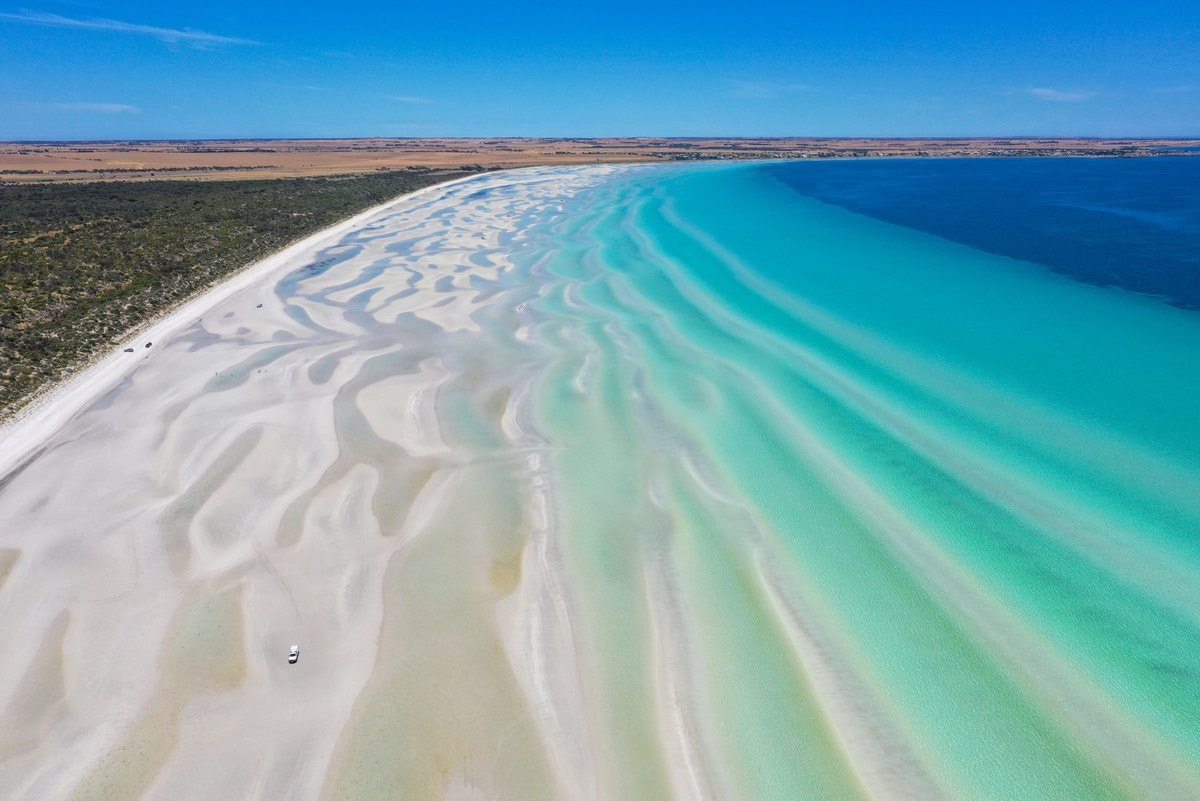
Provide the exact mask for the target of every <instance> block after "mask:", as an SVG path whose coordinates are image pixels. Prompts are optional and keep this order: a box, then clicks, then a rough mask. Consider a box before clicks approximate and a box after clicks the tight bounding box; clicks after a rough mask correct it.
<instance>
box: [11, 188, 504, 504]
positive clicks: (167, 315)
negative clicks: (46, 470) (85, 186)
mask: <svg viewBox="0 0 1200 801" xmlns="http://www.w3.org/2000/svg"><path fill="white" fill-rule="evenodd" d="M480 174H494V173H479V174H476V175H468V176H465V177H462V178H455V179H452V180H449V181H445V182H442V183H437V184H433V185H431V186H426V187H422V188H420V189H416V190H414V191H412V192H408V193H406V194H403V195H398V196H396V197H394V198H392V199H390V200H387V201H385V202H383V203H380V204H378V205H375V206H372V207H371V208H368V209H365V210H363V211H361V212H359V213H358V214H355V215H354V216H352V217H348V218H346V219H345V220H342V221H341V222H339V223H337V224H335V225H332V226H330V227H328V228H323V229H321V230H320V231H317V232H316V233H313V234H310V235H309V236H307V237H305V238H304V239H301V240H299V241H297V242H293V243H292V244H290V245H288V246H287V247H285V248H283V249H282V250H278V251H276V252H274V253H272V254H270V255H269V256H266V257H265V258H263V259H260V260H259V261H256V262H251V263H249V264H247V265H245V266H244V267H242V268H241V269H239V270H237V271H236V272H234V273H232V274H230V275H228V276H227V277H226V278H224V279H223V280H221V281H219V282H218V283H216V284H214V285H212V286H210V287H207V288H206V289H204V290H202V291H201V292H199V293H198V294H196V295H193V296H192V297H190V298H188V299H186V300H184V301H182V302H181V303H179V304H177V305H175V306H173V307H170V308H167V309H164V310H162V311H161V312H160V313H158V314H156V315H155V316H154V317H152V318H150V319H149V320H147V321H146V322H145V323H144V324H143V325H141V326H139V327H138V328H136V329H134V330H133V331H130V332H128V333H127V334H125V335H124V336H123V337H122V338H121V340H120V341H119V342H117V343H116V344H115V345H114V346H113V347H112V349H111V350H109V351H107V352H104V353H102V354H100V355H97V356H95V357H93V358H91V359H89V360H87V361H86V362H85V363H84V364H83V365H81V366H80V368H79V369H78V370H76V371H74V372H72V373H71V375H69V376H66V377H65V378H63V379H62V380H60V381H56V382H54V383H52V384H49V385H47V386H45V387H42V388H41V389H39V390H37V391H36V392H35V393H34V394H33V395H32V396H31V397H30V399H29V400H28V402H26V403H25V404H24V405H23V406H21V407H20V408H19V409H17V410H16V411H15V412H13V413H12V414H11V415H10V416H8V417H6V418H5V419H3V420H2V421H0V445H3V446H4V448H3V453H0V480H3V479H4V478H5V477H7V476H8V475H9V474H10V473H12V472H13V471H14V470H16V469H18V468H19V467H20V465H21V464H22V463H24V462H25V461H26V460H27V459H28V458H29V457H30V455H31V454H32V453H34V452H35V451H36V450H37V448H38V446H40V445H41V444H42V443H44V442H45V441H46V440H47V439H49V438H50V437H52V436H53V435H54V433H55V432H57V431H58V430H59V429H60V428H62V427H63V426H64V425H65V424H66V423H67V422H69V421H70V420H71V418H72V417H74V416H75V415H76V414H77V413H78V412H79V411H80V410H81V409H82V408H83V407H84V406H85V405H86V404H87V403H88V401H90V400H92V399H94V398H95V397H97V396H98V395H100V394H102V393H103V392H104V391H105V390H107V389H110V388H111V387H112V386H114V385H115V384H117V383H118V382H119V381H120V380H121V379H122V378H124V377H125V375H126V374H127V373H129V372H130V371H131V370H132V369H133V368H134V367H136V366H137V365H138V364H139V363H140V362H141V361H143V360H144V359H145V358H146V357H147V356H149V355H150V353H149V351H151V350H153V343H155V342H157V341H161V340H162V339H163V338H164V337H167V336H169V335H170V334H172V333H175V332H176V331H178V329H179V328H181V327H182V326H183V325H184V324H185V323H188V322H190V321H191V320H192V318H194V317H196V316H197V315H199V314H200V313H202V312H203V311H204V310H205V309H207V308H209V307H211V306H213V305H215V304H217V303H220V302H221V301H223V300H225V299H226V298H229V297H231V296H232V295H234V294H236V293H238V292H240V291H242V290H244V289H246V288H248V287H249V286H251V285H252V284H253V283H254V282H255V281H257V280H259V279H260V278H262V277H264V276H266V275H268V274H270V273H271V271H273V270H276V269H278V268H279V267H281V266H282V265H284V264H285V263H286V262H287V261H288V260H289V259H291V258H293V257H294V256H296V255H298V254H299V253H301V252H303V251H305V250H308V249H310V248H313V247H315V246H317V245H319V244H321V243H322V242H324V241H325V240H327V239H332V238H334V237H337V236H340V235H342V234H345V233H346V232H348V231H350V230H352V229H353V228H355V227H357V226H359V225H361V224H362V223H363V222H365V221H366V220H368V219H370V218H371V217H372V216H374V215H376V214H379V213H381V212H383V211H387V210H388V209H390V208H392V207H393V206H396V205H398V204H400V203H403V202H404V201H406V200H409V199H411V198H416V197H421V196H423V195H425V194H428V193H430V192H431V191H433V190H437V189H444V188H445V187H448V186H452V185H454V184H457V183H461V182H464V181H469V180H472V179H475V178H477V177H478V175H480ZM147 341H148V342H150V343H152V347H151V348H150V349H146V348H145V347H144V345H145V343H146V342H147ZM130 347H132V348H134V352H133V353H126V352H125V349H126V348H130ZM139 350H142V351H145V352H143V353H142V354H141V358H138V356H139V354H138V351H139Z"/></svg>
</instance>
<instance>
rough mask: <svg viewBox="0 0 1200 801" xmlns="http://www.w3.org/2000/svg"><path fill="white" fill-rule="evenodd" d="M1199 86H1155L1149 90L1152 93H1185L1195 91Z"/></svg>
mask: <svg viewBox="0 0 1200 801" xmlns="http://www.w3.org/2000/svg"><path fill="white" fill-rule="evenodd" d="M1197 89H1200V87H1197V86H1156V87H1154V88H1153V89H1151V90H1150V94H1153V95H1186V94H1188V93H1189V92H1195V91H1197Z"/></svg>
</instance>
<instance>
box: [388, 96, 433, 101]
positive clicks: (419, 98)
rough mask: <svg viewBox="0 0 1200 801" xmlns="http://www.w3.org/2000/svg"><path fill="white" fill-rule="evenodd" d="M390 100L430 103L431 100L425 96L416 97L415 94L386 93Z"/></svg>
mask: <svg viewBox="0 0 1200 801" xmlns="http://www.w3.org/2000/svg"><path fill="white" fill-rule="evenodd" d="M388 97H389V98H390V99H391V100H395V101H396V102H397V103H432V102H433V101H432V100H430V99H429V98H427V97H416V96H415V95H388Z"/></svg>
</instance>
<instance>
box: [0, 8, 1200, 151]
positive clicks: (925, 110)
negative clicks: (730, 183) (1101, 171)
mask: <svg viewBox="0 0 1200 801" xmlns="http://www.w3.org/2000/svg"><path fill="white" fill-rule="evenodd" d="M27 2H28V3H29V5H12V4H9V3H7V2H5V0H0V140H49V139H124V138H139V139H171V138H206V137H219V138H243V137H310V136H311V137H348V136H413V137H420V136H579V137H586V136H622V135H646V136H1000V135H1011V136H1041V135H1080V136H1196V135H1200V2H1183V0H1176V1H1175V2H1159V1H1158V0H1147V1H1146V2H1143V3H1139V4H1135V3H1132V2H1124V3H1112V2H1105V0H1099V2H1075V1H1074V0H1070V1H1068V2H1053V0H1036V1H1034V2H1031V1H1030V0H1010V1H1009V2H1004V3H986V4H985V3H974V2H969V0H968V2H957V3H899V2H894V1H891V2H874V1H873V0H860V2H856V3H845V2H844V3H835V2H829V0H825V1H824V2H821V3H808V2H803V0H796V1H795V2H790V3H778V4H753V3H731V2H724V3H720V4H717V3H707V2H704V3H687V4H684V3H678V4H677V3H665V2H654V0H640V1H639V2H628V1H627V0H611V1H610V2H605V3H588V4H579V3H569V2H568V3H564V2H562V0H558V2H554V3H549V2H545V3H524V4H521V3H513V2H510V3H500V2H494V1H493V2H476V0H460V1H459V2H456V3H453V4H448V3H440V2H427V3H421V4H418V3H410V2H403V0H401V2H396V0H392V2H386V3H380V2H370V1H369V0H368V1H365V2H358V3H350V4H347V5H339V4H334V3H329V2H325V3H321V4H316V3H305V2H302V0H298V1H294V2H282V1H281V0H265V2H247V1H246V0H241V2H231V0H208V2H205V3H203V4H198V3H197V4H191V3H187V2H177V3H162V2H91V1H89V0H69V1H68V0H45V1H44V2H39V0H27Z"/></svg>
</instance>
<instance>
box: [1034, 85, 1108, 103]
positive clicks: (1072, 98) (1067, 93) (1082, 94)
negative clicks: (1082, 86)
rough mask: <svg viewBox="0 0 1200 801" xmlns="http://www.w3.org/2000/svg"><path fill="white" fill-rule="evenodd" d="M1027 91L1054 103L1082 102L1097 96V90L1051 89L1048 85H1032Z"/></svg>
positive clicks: (1040, 98)
mask: <svg viewBox="0 0 1200 801" xmlns="http://www.w3.org/2000/svg"><path fill="white" fill-rule="evenodd" d="M1027 92H1028V93H1029V94H1030V95H1031V96H1032V97H1036V98H1037V99H1038V100H1048V101H1050V102H1052V103H1082V102H1083V101H1085V100H1091V99H1092V98H1093V97H1095V96H1096V93H1095V92H1089V91H1084V90H1079V89H1075V90H1067V89H1050V88H1048V87H1039V86H1035V87H1031V88H1030V89H1028V90H1027Z"/></svg>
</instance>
